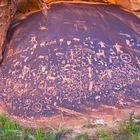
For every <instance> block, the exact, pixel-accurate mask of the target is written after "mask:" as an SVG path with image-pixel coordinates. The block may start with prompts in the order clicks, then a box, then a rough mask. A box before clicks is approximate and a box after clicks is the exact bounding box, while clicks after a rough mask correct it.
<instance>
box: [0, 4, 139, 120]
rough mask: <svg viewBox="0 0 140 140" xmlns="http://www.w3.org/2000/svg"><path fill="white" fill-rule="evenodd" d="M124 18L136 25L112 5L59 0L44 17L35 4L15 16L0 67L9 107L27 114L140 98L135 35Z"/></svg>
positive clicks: (126, 103)
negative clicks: (21, 16) (23, 14)
mask: <svg viewBox="0 0 140 140" xmlns="http://www.w3.org/2000/svg"><path fill="white" fill-rule="evenodd" d="M83 9H84V10H85V11H86V12H85V11H83ZM109 12H112V15H111V16H110V14H109ZM119 19H123V20H119ZM130 20H133V21H134V22H136V23H137V24H138V25H139V26H137V28H140V21H139V20H138V19H137V18H136V17H134V16H133V15H131V14H129V13H126V12H124V11H122V10H121V9H119V8H118V7H115V6H112V5H110V6H106V5H91V4H90V5H88V4H78V5H77V4H63V3H59V4H53V5H51V8H50V9H49V11H48V19H46V18H45V17H43V15H42V13H41V12H40V11H38V12H35V13H32V14H30V15H28V16H27V17H25V18H24V19H17V20H16V21H15V22H14V23H13V25H11V28H10V30H9V35H8V40H9V44H7V52H5V58H4V61H3V63H2V65H1V68H0V75H1V78H0V100H1V102H4V103H5V104H6V106H7V112H8V113H9V114H10V115H12V116H17V117H20V118H24V119H25V120H26V119H27V118H30V119H31V118H34V119H40V118H42V117H43V118H44V117H45V118H46V119H47V118H50V117H54V116H56V117H57V116H59V115H61V116H64V117H65V116H71V117H72V116H74V115H80V116H82V115H83V116H85V115H86V114H92V113H93V114H94V109H97V110H98V108H102V107H103V106H104V107H105V106H107V107H114V108H128V107H131V106H134V105H136V106H139V105H140V69H139V61H140V40H139V38H140V36H139V35H138V34H137V33H135V32H134V31H133V27H131V26H129V21H130ZM126 25H128V26H126ZM131 28H132V29H131Z"/></svg>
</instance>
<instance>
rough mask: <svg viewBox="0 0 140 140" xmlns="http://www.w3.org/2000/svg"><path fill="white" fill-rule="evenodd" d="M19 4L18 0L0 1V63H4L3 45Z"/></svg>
mask: <svg viewBox="0 0 140 140" xmlns="http://www.w3.org/2000/svg"><path fill="white" fill-rule="evenodd" d="M17 3H18V2H17V0H9V1H8V0H1V1H0V62H1V61H2V57H3V51H4V50H3V45H4V42H5V38H6V33H7V30H8V27H9V25H10V23H11V20H12V19H13V16H14V14H15V12H16V8H17Z"/></svg>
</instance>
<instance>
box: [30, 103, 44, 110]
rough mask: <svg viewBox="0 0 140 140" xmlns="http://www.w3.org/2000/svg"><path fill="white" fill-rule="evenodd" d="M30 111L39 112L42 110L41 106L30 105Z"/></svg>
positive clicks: (37, 104) (39, 104)
mask: <svg viewBox="0 0 140 140" xmlns="http://www.w3.org/2000/svg"><path fill="white" fill-rule="evenodd" d="M32 109H33V111H35V112H40V111H41V110H42V104H41V103H40V102H36V103H34V104H33V105H32Z"/></svg>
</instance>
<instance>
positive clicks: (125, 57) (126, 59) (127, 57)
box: [120, 53, 132, 63]
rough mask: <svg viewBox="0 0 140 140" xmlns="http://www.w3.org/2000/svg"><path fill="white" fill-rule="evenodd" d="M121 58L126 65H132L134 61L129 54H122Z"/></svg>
mask: <svg viewBox="0 0 140 140" xmlns="http://www.w3.org/2000/svg"><path fill="white" fill-rule="evenodd" d="M120 58H121V60H122V61H123V62H124V63H130V62H131V61H132V58H131V55H130V54H128V53H123V54H121V55H120Z"/></svg>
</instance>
